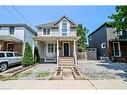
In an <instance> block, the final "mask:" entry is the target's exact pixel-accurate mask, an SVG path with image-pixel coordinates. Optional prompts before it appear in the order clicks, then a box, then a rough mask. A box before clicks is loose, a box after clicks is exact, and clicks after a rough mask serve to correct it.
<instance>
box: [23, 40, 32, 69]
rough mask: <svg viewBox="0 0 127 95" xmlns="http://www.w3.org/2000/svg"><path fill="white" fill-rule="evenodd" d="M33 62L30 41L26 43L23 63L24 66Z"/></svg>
mask: <svg viewBox="0 0 127 95" xmlns="http://www.w3.org/2000/svg"><path fill="white" fill-rule="evenodd" d="M32 64H33V55H32V48H31V46H30V45H29V43H28V42H27V43H25V51H24V55H23V60H22V65H23V67H26V66H30V65H32Z"/></svg>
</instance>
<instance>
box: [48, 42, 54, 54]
mask: <svg viewBox="0 0 127 95" xmlns="http://www.w3.org/2000/svg"><path fill="white" fill-rule="evenodd" d="M53 52H54V44H48V53H53Z"/></svg>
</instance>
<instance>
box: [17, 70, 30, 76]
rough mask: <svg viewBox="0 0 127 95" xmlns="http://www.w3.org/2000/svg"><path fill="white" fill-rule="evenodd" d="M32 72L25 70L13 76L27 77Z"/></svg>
mask: <svg viewBox="0 0 127 95" xmlns="http://www.w3.org/2000/svg"><path fill="white" fill-rule="evenodd" d="M31 74H32V71H27V72H25V73H20V74H19V75H17V76H15V77H28V76H30V75H31Z"/></svg>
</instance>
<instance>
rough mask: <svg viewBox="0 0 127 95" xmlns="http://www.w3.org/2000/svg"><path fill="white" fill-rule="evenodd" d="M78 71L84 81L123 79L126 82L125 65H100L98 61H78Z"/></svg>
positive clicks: (126, 69)
mask: <svg viewBox="0 0 127 95" xmlns="http://www.w3.org/2000/svg"><path fill="white" fill-rule="evenodd" d="M78 65H79V70H80V72H81V73H82V74H83V75H84V77H85V79H90V80H104V79H125V80H127V64H122V63H102V62H100V61H78Z"/></svg>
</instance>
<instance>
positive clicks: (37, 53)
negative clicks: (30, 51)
mask: <svg viewBox="0 0 127 95" xmlns="http://www.w3.org/2000/svg"><path fill="white" fill-rule="evenodd" d="M39 61H40V56H39V52H38V48H37V47H35V48H34V63H36V62H39Z"/></svg>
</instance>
